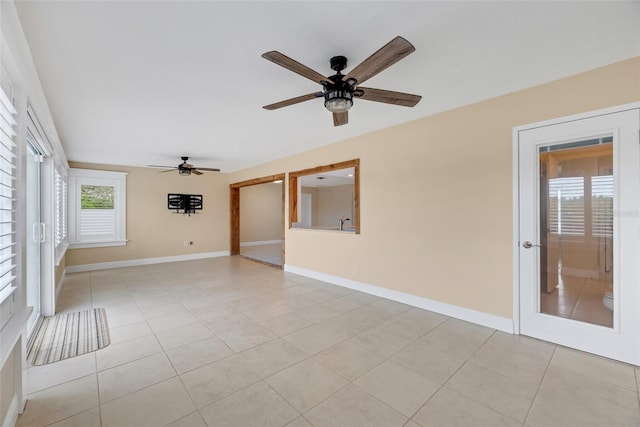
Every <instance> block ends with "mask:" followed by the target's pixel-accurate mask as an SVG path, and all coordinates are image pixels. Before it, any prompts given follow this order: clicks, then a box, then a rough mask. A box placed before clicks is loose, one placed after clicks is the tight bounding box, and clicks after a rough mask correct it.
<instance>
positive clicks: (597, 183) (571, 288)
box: [539, 136, 614, 328]
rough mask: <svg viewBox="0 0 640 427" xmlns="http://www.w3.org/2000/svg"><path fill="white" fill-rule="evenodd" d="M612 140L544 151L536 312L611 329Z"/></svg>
mask: <svg viewBox="0 0 640 427" xmlns="http://www.w3.org/2000/svg"><path fill="white" fill-rule="evenodd" d="M612 142H613V138H612V137H611V136H606V137H602V138H597V139H590V140H584V141H577V142H574V143H570V144H564V145H565V146H563V144H558V145H555V146H543V147H540V148H539V158H540V165H539V170H540V204H539V206H540V243H541V253H540V307H539V310H540V312H541V313H546V314H550V315H553V316H561V317H564V318H567V319H574V320H579V321H582V322H587V323H592V324H595V325H601V326H606V327H609V328H612V327H613V297H614V296H613V266H612V264H613V247H614V241H613V238H614V233H613V206H614V191H613V190H614V188H613V182H614V181H613V179H614V176H613V143H612Z"/></svg>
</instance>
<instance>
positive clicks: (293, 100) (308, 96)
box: [262, 92, 322, 110]
mask: <svg viewBox="0 0 640 427" xmlns="http://www.w3.org/2000/svg"><path fill="white" fill-rule="evenodd" d="M321 96H322V92H315V93H308V94H306V95H302V96H296V97H295V98H291V99H285V100H284V101H280V102H276V103H275V104H269V105H265V106H264V107H262V108H264V109H265V110H277V109H278V108H282V107H288V106H289V105H293V104H299V103H300V102H304V101H309V100H311V99H316V98H319V97H321Z"/></svg>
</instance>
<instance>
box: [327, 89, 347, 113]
mask: <svg viewBox="0 0 640 427" xmlns="http://www.w3.org/2000/svg"><path fill="white" fill-rule="evenodd" d="M324 106H325V108H326V109H327V110H329V111H331V112H332V113H344V112H345V111H349V109H350V108H351V107H352V106H353V92H352V91H350V90H343V89H334V90H329V91H327V92H326V93H325V94H324Z"/></svg>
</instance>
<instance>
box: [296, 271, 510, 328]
mask: <svg viewBox="0 0 640 427" xmlns="http://www.w3.org/2000/svg"><path fill="white" fill-rule="evenodd" d="M284 271H285V272H287V273H294V274H299V275H301V276H305V277H309V278H312V279H317V280H322V281H323V282H328V283H331V284H334V285H338V286H343V287H345V288H349V289H353V290H356V291H361V292H365V293H368V294H371V295H376V296H379V297H382V298H387V299H390V300H392V301H397V302H401V303H403V304H407V305H411V306H413V307H418V308H422V309H424V310H429V311H433V312H435V313H440V314H444V315H445V316H450V317H455V318H456V319H460V320H465V321H467V322H471V323H475V324H478V325H482V326H486V327H489V328H492V329H497V330H499V331H503V332H507V333H509V334H512V333H513V321H512V320H511V319H509V318H506V317H501V316H496V315H494V314H489V313H484V312H482V311H477V310H472V309H470V308H464V307H460V306H457V305H453V304H447V303H444V302H440V301H436V300H432V299H429V298H423V297H419V296H416V295H411V294H407V293H404V292H399V291H394V290H392V289H387V288H381V287H379V286H374V285H370V284H368V283H363V282H357V281H355V280H350V279H345V278H343V277H338V276H332V275H330V274H324V273H318V272H316V271H313V270H307V269H306V268H301V267H296V266H293V265H288V264H285V266H284Z"/></svg>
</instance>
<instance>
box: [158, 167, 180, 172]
mask: <svg viewBox="0 0 640 427" xmlns="http://www.w3.org/2000/svg"><path fill="white" fill-rule="evenodd" d="M176 169H178V168H173V169H167V170H166V171H160V172H158V173H165V172H174V171H175V170H176Z"/></svg>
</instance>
